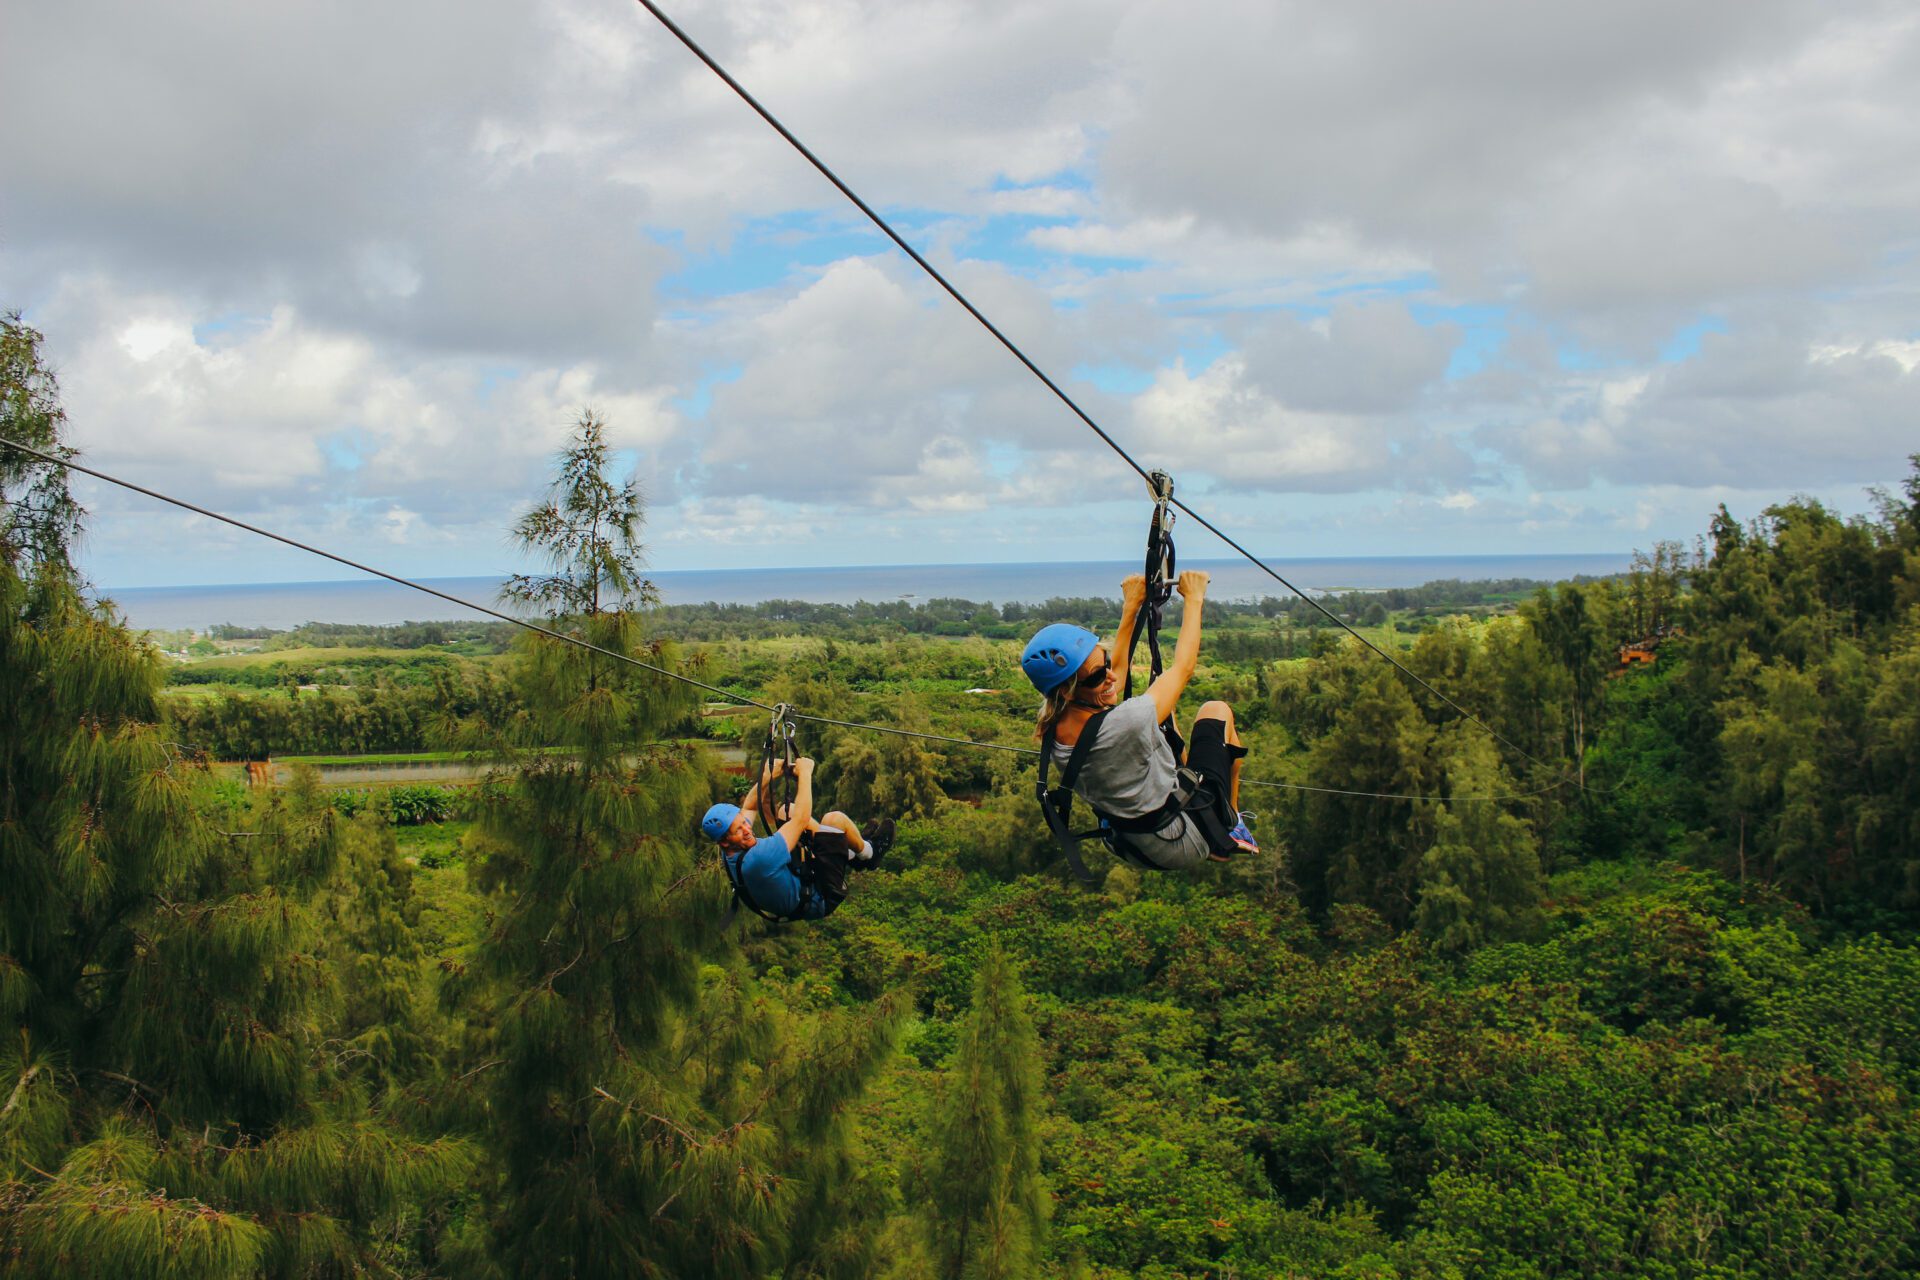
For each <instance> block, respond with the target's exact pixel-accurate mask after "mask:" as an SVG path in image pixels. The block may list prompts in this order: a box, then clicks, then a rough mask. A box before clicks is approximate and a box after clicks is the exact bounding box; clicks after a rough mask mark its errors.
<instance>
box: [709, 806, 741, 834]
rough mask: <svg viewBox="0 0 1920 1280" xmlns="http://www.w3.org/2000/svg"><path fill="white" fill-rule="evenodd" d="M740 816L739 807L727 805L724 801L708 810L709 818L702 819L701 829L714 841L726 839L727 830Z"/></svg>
mask: <svg viewBox="0 0 1920 1280" xmlns="http://www.w3.org/2000/svg"><path fill="white" fill-rule="evenodd" d="M739 816H740V806H739V805H737V804H727V803H725V802H724V801H723V802H721V803H720V804H717V805H715V806H713V808H711V809H709V810H707V816H706V817H704V818H702V819H700V829H701V830H702V831H704V832H706V833H707V835H708V836H709V837H711V838H712V839H715V840H721V839H724V838H725V837H726V834H727V828H729V827H731V826H732V825H733V820H734V819H735V818H737V817H739Z"/></svg>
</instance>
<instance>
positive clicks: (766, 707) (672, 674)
mask: <svg viewBox="0 0 1920 1280" xmlns="http://www.w3.org/2000/svg"><path fill="white" fill-rule="evenodd" d="M0 446H5V447H6V448H9V449H17V450H19V451H20V452H21V453H24V454H27V455H28V456H29V457H34V458H38V459H40V460H41V461H42V462H47V463H51V464H52V465H54V466H56V467H65V468H67V469H69V470H72V471H78V472H81V473H82V474H85V475H89V476H92V477H93V478H94V479H96V480H104V481H106V482H107V483H108V484H111V485H118V486H119V487H120V488H122V489H127V490H130V491H132V492H134V493H138V494H142V495H144V496H146V497H149V498H153V499H155V500H156V501H159V502H165V503H168V504H169V505H171V506H176V507H179V508H180V509H182V510H183V511H191V512H193V513H194V514H195V515H197V516H205V517H206V518H207V519H209V520H218V521H219V522H220V523H222V524H228V525H232V526H233V527H234V528H236V529H243V530H245V531H246V532H248V533H252V534H257V535H258V536H260V537H262V538H271V539H273V540H274V541H275V542H279V543H284V544H285V545H287V546H289V547H293V548H295V549H296V550H300V551H305V552H307V553H308V554H309V555H316V556H319V557H321V558H322V559H324V560H331V561H333V562H334V563H335V564H343V565H346V566H347V567H348V568H349V569H357V570H359V571H360V572H361V573H370V574H372V575H373V576H374V577H376V578H385V579H386V580H387V581H388V582H392V583H395V584H397V585H399V586H402V587H410V588H412V589H413V590H415V591H420V592H424V593H425V594H427V595H430V596H437V597H439V598H440V599H442V600H445V601H447V602H448V603H449V604H457V605H459V606H460V607H461V608H463V609H471V610H473V611H474V612H475V613H482V614H485V615H487V616H488V617H490V618H498V619H499V620H500V621H502V622H510V623H512V624H513V625H514V626H516V627H523V628H525V629H526V630H528V631H532V632H535V633H536V634H539V635H543V636H546V637H547V638H548V639H550V640H559V641H563V642H564V643H566V644H570V645H574V646H576V647H578V648H581V649H585V650H587V651H588V652H590V653H597V654H600V655H601V656H603V657H607V658H612V659H613V660H614V661H616V662H625V663H628V664H629V665H631V666H636V667H639V668H641V669H642V670H644V671H651V672H653V673H654V674H655V675H662V676H666V677H667V678H668V679H670V680H678V681H680V682H681V683H682V684H689V685H692V686H693V687H694V688H696V689H704V690H706V691H707V692H708V693H717V694H719V695H720V696H721V697H723V698H727V699H730V700H731V701H733V702H737V703H740V704H741V705H743V706H749V707H758V708H759V709H760V710H762V711H769V712H771V711H775V710H776V709H777V708H775V707H774V706H773V705H771V704H769V703H765V702H761V701H759V700H758V699H755V698H749V697H748V696H747V695H746V694H744V693H735V692H733V691H732V690H731V689H722V688H720V687H719V686H718V685H711V684H707V683H706V682H705V681H701V680H696V679H694V678H693V677H692V676H685V675H681V674H680V673H679V672H677V671H670V670H668V669H667V668H665V667H661V666H655V665H654V664H653V663H651V662H645V661H642V660H641V659H639V658H636V657H634V656H633V655H631V654H626V653H620V652H618V651H616V650H613V649H608V648H604V647H602V646H601V645H597V644H594V643H593V642H591V641H588V640H582V639H581V638H580V637H579V636H570V635H568V634H566V633H565V632H563V631H554V630H552V629H551V628H549V627H543V626H541V625H540V624H539V623H537V622H529V621H527V620H526V619H525V618H516V617H514V616H513V615H512V614H509V613H502V612H500V611H499V610H498V609H490V608H488V607H487V606H486V605H483V604H475V603H474V602H473V601H471V600H466V599H462V598H461V597H460V596H456V595H450V594H449V593H447V592H445V591H441V590H439V589H438V588H435V587H429V586H427V585H425V584H424V583H420V582H415V581H414V580H413V579H411V578H403V577H401V576H400V575H399V574H397V573H388V572H387V571H386V570H385V569H376V568H374V567H373V566H372V565H367V564H361V563H360V562H359V561H357V560H349V559H348V558H347V557H345V556H342V555H336V554H335V553H333V552H331V551H326V550H323V549H321V548H320V547H315V546H311V545H309V544H308V543H305V542H301V541H300V540H299V539H297V538H290V537H288V536H287V535H285V534H282V533H275V532H274V531H273V530H271V529H262V528H260V527H259V526H258V525H251V524H248V523H247V522H246V521H244V520H239V519H236V518H234V517H233V516H229V515H222V514H221V513H220V512H218V511H213V510H210V509H208V508H206V507H203V506H200V505H199V504H197V503H193V502H188V501H187V500H186V499H185V498H176V497H174V496H172V495H171V494H166V493H161V492H160V491H159V490H158V489H149V488H147V487H146V486H145V485H142V484H135V483H134V482H133V481H131V480H123V479H121V478H120V477H119V476H116V475H110V474H108V473H107V472H105V471H101V470H99V469H98V468H96V467H90V466H88V465H86V464H85V463H83V462H75V461H74V460H73V459H71V458H62V457H60V456H58V455H56V454H51V453H48V452H46V451H45V450H43V449H36V448H34V447H33V446H32V445H29V444H22V443H20V442H19V441H18V440H13V439H10V438H8V437H6V436H0ZM788 710H789V711H790V713H791V714H792V716H793V718H794V719H796V720H810V721H812V722H813V723H815V724H827V725H834V726H836V727H838V728H841V729H859V730H865V731H867V732H871V733H890V734H893V735H894V736H895V737H900V738H919V739H922V740H924V741H927V742H945V743H950V744H952V745H953V746H957V747H980V748H983V749H985V750H989V751H1007V752H1011V753H1013V754H1015V755H1023V756H1037V755H1039V754H1040V753H1039V752H1038V751H1037V750H1035V749H1034V748H1032V747H1014V746H1008V745H1007V744H1005V743H1001V742H980V741H978V740H976V739H973V738H952V737H948V736H946V735H944V734H938V733H921V732H919V731H918V730H914V729H896V728H893V727H891V726H889V725H884V724H860V723H857V722H855V721H852V720H835V719H832V718H830V717H828V716H810V715H807V714H806V713H805V712H802V711H797V710H793V709H792V708H788ZM1243 782H1244V783H1245V784H1246V785H1249V786H1256V787H1278V788H1284V789H1286V790H1289V791H1324V792H1328V793H1330V794H1333V795H1345V796H1372V797H1374V798H1376V799H1381V800H1441V801H1446V800H1522V799H1526V798H1528V797H1529V796H1536V795H1539V794H1541V792H1539V791H1530V792H1526V793H1525V794H1524V795H1515V796H1452V797H1448V796H1402V795H1387V794H1385V793H1382V792H1377V791H1341V790H1337V789H1336V788H1333V787H1310V786H1306V785H1304V784H1301V783H1292V782H1257V781H1254V780H1253V779H1250V778H1249V779H1243ZM1555 785H1556V786H1557V785H1558V784H1555ZM1552 789H1553V788H1552V787H1547V788H1543V790H1547V791H1550V790H1552Z"/></svg>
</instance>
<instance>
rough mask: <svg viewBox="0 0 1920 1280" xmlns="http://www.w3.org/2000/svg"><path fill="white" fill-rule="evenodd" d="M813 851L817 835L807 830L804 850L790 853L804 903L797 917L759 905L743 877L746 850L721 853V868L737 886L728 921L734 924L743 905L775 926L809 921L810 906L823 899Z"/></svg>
mask: <svg viewBox="0 0 1920 1280" xmlns="http://www.w3.org/2000/svg"><path fill="white" fill-rule="evenodd" d="M812 852H813V833H812V832H811V831H806V832H802V833H801V835H800V847H799V848H797V849H794V850H791V851H790V852H789V853H788V854H787V870H789V871H791V872H792V873H793V875H794V878H795V879H796V880H798V881H799V882H800V901H799V903H798V905H797V906H796V907H795V909H794V910H795V914H793V915H790V916H782V915H775V914H774V913H773V912H771V911H768V910H767V909H766V908H765V907H762V906H761V905H760V904H759V903H757V902H755V901H754V900H753V895H752V894H750V893H748V892H747V884H746V877H745V876H743V875H742V874H740V866H739V864H740V861H741V859H743V858H745V857H746V856H747V855H746V851H745V850H742V851H741V852H739V853H736V854H731V855H729V854H721V855H720V866H721V868H722V869H723V870H725V871H726V873H727V880H728V882H729V883H730V884H732V885H733V901H732V903H730V904H729V905H728V907H727V919H728V921H729V922H731V921H732V919H733V916H734V914H735V913H736V912H737V911H738V910H739V909H740V907H741V905H742V904H743V903H744V904H745V905H746V908H747V910H749V911H751V912H753V914H755V915H757V916H759V917H760V918H761V919H762V920H769V921H772V922H773V923H774V924H792V923H793V922H794V921H796V920H805V919H806V918H807V904H808V903H810V902H812V901H813V900H814V899H815V898H816V897H818V896H819V890H818V889H816V888H815V887H814V883H813V878H814V875H813V859H812V857H811V856H809V855H811V854H812Z"/></svg>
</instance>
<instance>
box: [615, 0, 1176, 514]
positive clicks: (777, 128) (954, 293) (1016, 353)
mask: <svg viewBox="0 0 1920 1280" xmlns="http://www.w3.org/2000/svg"><path fill="white" fill-rule="evenodd" d="M639 3H640V5H641V7H642V8H644V9H645V10H646V11H647V12H648V13H650V14H652V15H653V16H654V17H656V18H658V19H659V20H660V25H661V26H663V27H665V28H666V29H667V30H669V31H671V32H672V33H673V34H674V37H675V38H676V39H678V40H679V41H680V43H681V44H683V45H685V46H687V49H688V50H689V51H690V52H691V53H692V54H693V56H694V57H696V58H698V59H700V61H702V62H704V63H706V64H707V69H708V70H710V71H712V72H713V74H715V75H717V76H719V77H720V78H721V79H722V80H724V81H725V82H726V85H727V87H728V88H729V89H731V90H733V91H734V92H735V93H736V94H738V95H739V96H740V100H741V101H742V102H744V103H746V104H747V105H748V106H749V107H752V108H753V109H754V111H755V112H756V113H757V114H758V115H759V117H760V118H761V119H762V120H765V121H766V122H767V123H768V124H769V125H771V126H772V127H773V131H774V132H775V133H778V134H779V135H780V136H781V137H783V138H785V139H786V140H787V141H788V142H789V143H790V144H792V146H793V149H794V150H795V151H798V152H799V153H800V154H801V155H803V156H805V157H806V158H807V163H808V164H811V165H812V166H813V167H814V168H816V169H818V170H819V171H820V176H821V177H823V178H825V179H826V180H827V181H828V182H831V183H832V184H833V185H834V186H835V187H836V188H838V189H839V192H840V194H841V195H843V196H845V197H846V198H847V199H849V200H851V201H852V202H853V204H854V207H855V208H857V209H859V210H860V212H862V213H864V214H866V215H867V219H868V221H870V222H872V223H873V225H874V226H876V227H878V228H880V230H881V232H882V233H883V234H884V235H885V236H886V237H887V239H889V240H891V241H893V242H894V244H896V245H898V246H899V247H900V251H901V252H902V253H904V254H906V255H907V256H908V257H909V258H912V259H913V260H914V261H915V262H917V263H919V264H920V269H921V270H922V271H925V272H926V273H927V274H928V275H930V276H932V277H933V281H934V283H935V284H937V285H939V286H940V287H941V288H942V289H945V290H946V291H947V296H949V297H951V298H952V299H953V300H954V301H955V302H957V303H959V304H960V305H961V306H962V307H964V308H966V311H967V314H968V315H970V316H972V317H973V318H974V319H975V320H978V321H979V322H980V324H981V326H982V327H984V328H985V329H986V331H987V332H988V333H990V334H992V335H993V336H994V337H996V338H998V339H999V340H1000V345H1001V346H1003V347H1005V348H1006V349H1007V350H1008V351H1009V352H1011V353H1012V354H1013V358H1014V359H1016V360H1018V361H1019V362H1020V363H1021V364H1023V365H1025V366H1027V371H1028V372H1029V373H1031V374H1033V376H1034V377H1036V378H1038V379H1040V381H1041V382H1044V383H1045V384H1046V386H1047V390H1049V391H1051V392H1053V394H1054V395H1056V396H1058V397H1059V398H1060V403H1062V404H1064V405H1066V406H1067V408H1069V409H1071V410H1072V411H1073V414H1074V416H1075V417H1077V418H1079V419H1080V421H1082V422H1084V423H1086V424H1087V426H1088V427H1089V428H1091V429H1092V431H1093V433H1094V434H1095V435H1097V436H1099V437H1100V438H1101V439H1102V440H1104V441H1106V442H1107V447H1108V448H1109V449H1112V450H1113V451H1114V452H1115V453H1117V454H1119V455H1120V457H1121V459H1122V461H1124V462H1125V463H1126V464H1127V465H1128V466H1130V467H1132V468H1133V469H1134V470H1135V471H1138V472H1139V473H1140V478H1141V479H1142V480H1146V479H1147V478H1148V473H1147V469H1146V468H1145V467H1143V466H1141V465H1140V464H1139V463H1137V462H1135V461H1134V460H1133V457H1132V455H1130V454H1129V453H1128V452H1127V451H1126V450H1125V449H1123V448H1121V447H1120V444H1119V442H1118V441H1116V440H1115V439H1114V438H1113V437H1112V436H1110V435H1108V434H1107V433H1106V432H1105V431H1104V430H1103V429H1102V428H1101V426H1100V424H1099V423H1097V422H1095V421H1094V420H1093V417H1092V415H1090V414H1089V413H1088V412H1087V411H1086V410H1085V409H1082V408H1081V407H1080V406H1079V405H1078V404H1077V403H1075V401H1074V399H1073V397H1072V396H1070V395H1068V394H1067V393H1066V392H1065V391H1064V390H1062V389H1061V387H1060V384H1059V383H1057V382H1055V381H1054V380H1053V379H1052V378H1049V377H1048V376H1047V374H1046V371H1045V370H1043V369H1042V368H1041V367H1040V366H1039V365H1037V364H1035V363H1034V362H1033V361H1032V360H1031V359H1029V358H1028V357H1027V353H1026V352H1024V351H1022V350H1021V349H1020V348H1019V346H1018V345H1017V344H1015V342H1014V341H1013V339H1012V338H1009V337H1008V336H1007V335H1006V334H1004V333H1002V332H1000V328H999V326H998V325H996V324H994V322H993V321H991V320H989V319H987V317H986V315H985V313H983V312H982V311H981V310H980V308H978V307H976V306H974V305H973V303H972V302H970V301H968V300H967V295H966V294H964V293H961V292H960V290H958V289H956V288H955V287H954V286H953V284H952V282H950V281H949V280H948V279H947V278H946V277H945V276H943V275H941V274H940V271H939V269H938V268H936V267H935V266H934V265H933V264H932V263H931V262H928V261H927V260H926V259H925V258H923V257H921V256H920V251H919V250H917V249H915V248H914V247H913V246H912V245H910V244H908V243H907V242H906V239H905V238H904V237H902V236H901V234H900V233H899V232H898V231H895V230H894V229H893V226H892V224H890V223H889V222H888V221H887V220H886V219H885V218H883V217H881V216H880V215H879V214H877V213H875V212H874V211H873V206H871V205H869V204H868V203H867V202H866V201H865V200H862V199H861V198H860V197H859V195H858V194H857V193H856V192H855V191H854V189H853V188H852V187H850V186H848V185H847V184H846V183H844V182H842V181H841V180H840V175H839V174H837V173H835V172H834V171H833V170H832V169H829V168H828V167H827V165H826V162H825V161H823V160H822V159H821V158H820V157H819V156H817V155H815V154H813V151H812V150H811V149H810V148H809V147H808V146H807V144H806V143H804V142H802V141H800V139H799V138H797V137H795V136H794V134H793V131H792V130H791V129H788V128H787V126H786V125H784V124H781V123H780V121H779V119H778V118H777V117H776V116H775V115H774V114H773V112H771V111H769V110H767V109H766V108H765V107H763V106H761V105H760V100H759V99H758V98H756V97H754V96H753V95H752V94H751V93H748V92H747V90H746V86H744V85H742V84H741V83H740V82H739V81H738V80H735V79H734V78H733V77H732V76H731V75H729V74H728V73H727V69H726V68H725V67H723V66H721V65H720V64H719V63H718V62H716V61H714V59H713V55H711V54H709V53H708V52H707V51H706V50H705V49H702V48H701V47H700V45H699V43H698V42H696V41H695V40H694V38H693V37H692V36H690V35H688V34H687V33H686V32H685V31H684V30H682V29H681V27H680V24H679V23H677V22H675V21H674V20H673V19H672V18H669V17H668V16H667V15H666V14H665V13H664V12H662V11H661V9H660V6H659V5H657V4H655V3H653V0H639Z"/></svg>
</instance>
